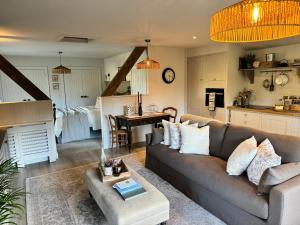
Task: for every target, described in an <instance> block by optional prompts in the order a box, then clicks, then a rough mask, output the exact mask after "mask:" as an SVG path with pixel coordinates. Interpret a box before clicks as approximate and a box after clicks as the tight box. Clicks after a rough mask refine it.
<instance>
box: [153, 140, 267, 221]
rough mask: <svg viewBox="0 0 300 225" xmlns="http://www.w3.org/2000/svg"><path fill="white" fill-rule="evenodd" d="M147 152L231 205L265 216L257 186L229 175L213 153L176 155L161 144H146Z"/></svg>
mask: <svg viewBox="0 0 300 225" xmlns="http://www.w3.org/2000/svg"><path fill="white" fill-rule="evenodd" d="M147 151H148V154H149V155H151V156H152V157H155V158H156V159H158V160H159V161H161V162H162V163H164V164H166V165H167V166H169V167H170V168H173V169H174V170H176V171H177V172H179V173H181V174H182V175H184V176H186V177H187V179H190V180H192V181H194V182H195V183H197V184H199V185H201V186H202V187H204V188H206V189H207V190H209V191H211V192H213V193H214V194H216V195H218V196H219V197H221V198H223V199H224V200H226V201H228V202H230V203H231V204H233V205H235V206H237V207H239V208H241V209H243V210H245V211H246V212H248V213H250V214H252V215H255V216H257V217H260V218H262V219H267V218H268V208H269V204H268V200H267V197H266V196H259V195H257V194H256V193H257V187H256V186H255V185H254V184H251V183H250V182H249V181H248V179H247V176H245V175H241V176H229V175H228V174H227V173H226V161H224V160H222V159H220V158H217V157H213V156H203V155H189V154H180V153H178V152H177V151H174V150H172V149H169V148H168V147H167V146H164V145H161V144H158V145H153V146H148V149H147Z"/></svg>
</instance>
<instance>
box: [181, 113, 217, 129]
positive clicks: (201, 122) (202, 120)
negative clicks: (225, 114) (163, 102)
mask: <svg viewBox="0 0 300 225" xmlns="http://www.w3.org/2000/svg"><path fill="white" fill-rule="evenodd" d="M187 120H189V121H190V124H192V123H198V126H199V127H203V126H206V125H207V124H208V123H209V122H211V121H217V120H214V119H212V118H208V117H203V116H197V115H192V114H184V115H182V116H181V117H180V122H181V123H183V122H185V121H187Z"/></svg>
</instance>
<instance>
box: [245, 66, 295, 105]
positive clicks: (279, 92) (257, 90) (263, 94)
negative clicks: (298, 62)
mask: <svg viewBox="0 0 300 225" xmlns="http://www.w3.org/2000/svg"><path fill="white" fill-rule="evenodd" d="M278 74H279V73H278ZM274 77H275V73H274ZM288 77H289V82H288V84H286V85H285V86H284V87H281V86H278V85H276V84H274V85H275V89H274V91H273V92H270V91H269V89H265V88H264V87H263V81H264V80H265V79H269V80H270V79H271V74H270V73H269V74H265V73H260V72H256V74H255V81H254V84H250V82H249V83H248V86H247V88H248V89H252V90H253V91H254V93H253V95H252V97H251V100H250V104H251V105H263V106H271V105H274V104H276V103H278V101H279V99H282V97H283V96H290V95H296V96H300V78H299V77H298V76H297V75H296V72H295V71H292V72H289V73H288ZM274 79H275V78H274Z"/></svg>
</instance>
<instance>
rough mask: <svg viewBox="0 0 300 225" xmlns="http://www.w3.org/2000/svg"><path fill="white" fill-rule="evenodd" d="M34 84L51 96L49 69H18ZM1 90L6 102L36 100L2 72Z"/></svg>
mask: <svg viewBox="0 0 300 225" xmlns="http://www.w3.org/2000/svg"><path fill="white" fill-rule="evenodd" d="M18 69H19V70H20V72H21V73H23V74H24V76H25V77H27V78H28V79H29V80H30V81H31V82H32V83H33V84H35V85H36V86H37V87H38V88H39V89H40V90H41V91H43V92H44V93H45V94H46V95H48V96H50V94H49V80H48V72H47V67H18ZM1 89H2V97H3V100H2V101H4V102H20V101H24V100H31V101H34V100H35V99H34V98H33V97H31V96H30V95H29V94H27V92H26V91H24V90H23V89H22V88H21V87H20V86H19V85H18V84H16V83H15V82H14V81H13V80H12V79H10V78H9V77H8V76H7V75H6V74H4V73H2V72H1Z"/></svg>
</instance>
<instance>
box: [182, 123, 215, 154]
mask: <svg viewBox="0 0 300 225" xmlns="http://www.w3.org/2000/svg"><path fill="white" fill-rule="evenodd" d="M180 132H181V138H182V140H181V141H182V144H181V148H180V151H179V152H180V153H186V154H201V155H209V126H205V127H202V128H195V127H191V126H184V125H180Z"/></svg>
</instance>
